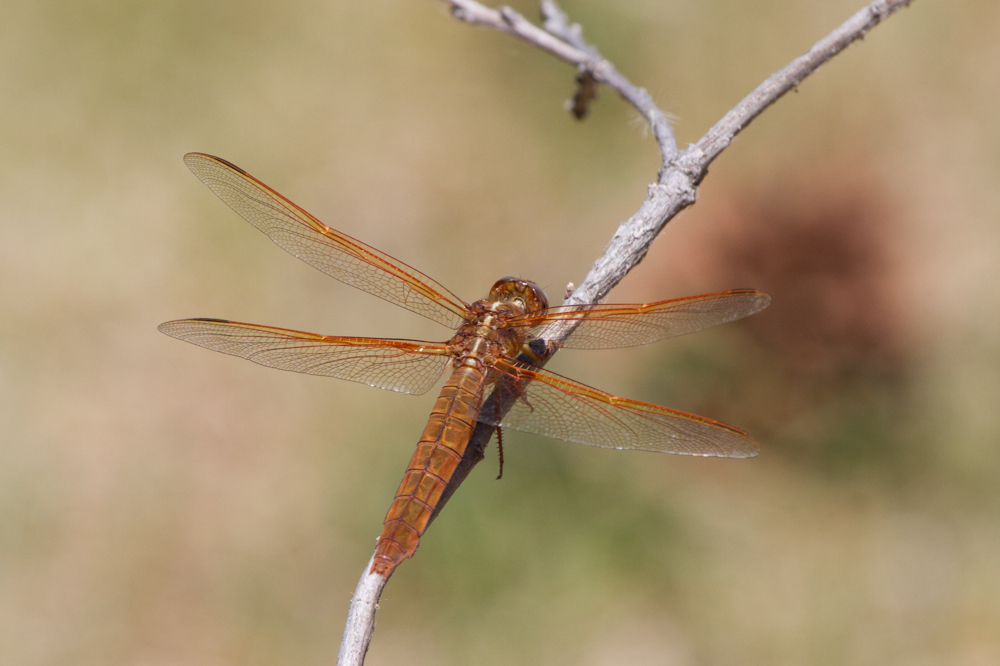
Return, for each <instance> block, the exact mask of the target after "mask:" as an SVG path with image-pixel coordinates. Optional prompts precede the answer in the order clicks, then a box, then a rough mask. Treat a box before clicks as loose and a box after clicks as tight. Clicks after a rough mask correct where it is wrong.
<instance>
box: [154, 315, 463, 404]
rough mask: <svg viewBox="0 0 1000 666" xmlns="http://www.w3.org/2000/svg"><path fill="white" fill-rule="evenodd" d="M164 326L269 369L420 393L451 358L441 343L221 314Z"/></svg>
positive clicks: (173, 334)
mask: <svg viewBox="0 0 1000 666" xmlns="http://www.w3.org/2000/svg"><path fill="white" fill-rule="evenodd" d="M159 330H160V332H162V333H165V334H167V335H169V336H171V337H174V338H177V339H178V340H184V341H186V342H190V343H192V344H195V345H198V346H199V347H205V348H206V349H211V350H213V351H218V352H222V353H223V354H229V355H231V356H239V357H240V358H245V359H248V360H250V361H253V362H254V363H259V364H260V365H266V366H268V367H270V368H278V369H279V370H290V371H292V372H303V373H306V374H309V375H322V376H324V377H337V378H338V379H347V380H349V381H352V382H361V383H362V384H368V385H369V386H374V387H376V388H381V389H389V390H391V391H398V392H399V393H411V394H415V395H419V394H421V393H425V392H426V391H427V390H428V389H429V388H431V387H432V386H433V385H434V383H435V382H436V381H437V379H438V377H440V376H441V372H442V371H443V370H444V367H445V365H447V364H448V360H449V359H450V356H449V354H448V351H447V349H446V348H445V346H444V345H443V344H440V343H436V342H417V341H414V340H386V339H381V338H341V337H333V336H327V335H316V334H315V333H304V332H302V331H292V330H288V329H284V328H273V327H270V326H258V325H256V324H243V323H240V322H235V321H225V320H222V319H179V320H177V321H168V322H166V323H164V324H160V326H159Z"/></svg>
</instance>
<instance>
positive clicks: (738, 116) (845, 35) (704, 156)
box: [685, 0, 912, 170]
mask: <svg viewBox="0 0 1000 666" xmlns="http://www.w3.org/2000/svg"><path fill="white" fill-rule="evenodd" d="M910 2H912V0H877V1H876V2H873V3H871V4H870V5H868V6H867V7H865V8H864V9H862V10H861V11H859V12H857V13H856V14H855V15H854V16H852V17H851V18H849V19H847V20H846V21H844V23H842V24H841V25H840V27H839V28H837V29H836V30H834V31H833V32H831V33H830V34H829V35H827V36H826V37H824V38H823V39H821V40H819V41H818V42H816V44H815V45H814V46H813V47H812V48H811V49H809V50H808V51H806V52H805V53H804V54H802V55H800V56H799V57H798V58H796V59H795V60H793V61H792V62H790V63H789V64H788V65H786V66H785V67H784V68H783V69H781V70H779V71H778V72H776V73H774V74H772V75H771V76H770V77H768V79H767V80H766V81H764V82H763V83H762V84H760V85H759V86H757V88H756V89H755V90H754V91H753V92H752V93H750V94H749V95H747V96H746V97H744V98H743V100H742V101H740V103H739V104H737V105H736V106H735V107H733V109H732V111H730V112H729V113H727V114H726V115H725V116H723V117H722V120H720V121H719V122H717V123H716V124H715V126H714V127H713V128H712V129H710V130H708V132H706V133H705V136H703V137H701V139H700V140H699V141H698V143H697V144H695V146H696V148H695V147H691V148H688V149H687V151H685V152H688V153H692V152H693V153H695V154H697V153H701V155H699V156H698V157H699V158H700V160H701V161H702V162H703V166H702V169H703V170H704V169H707V168H708V165H709V164H710V163H711V162H712V160H714V159H715V158H716V157H718V155H719V153H721V152H722V151H723V150H725V149H726V147H727V146H728V145H729V144H730V142H732V140H733V138H734V137H735V136H736V135H737V134H739V133H740V131H741V130H742V129H743V128H744V127H746V126H747V125H749V124H750V122H751V121H752V120H753V119H754V118H756V117H757V116H758V115H760V113H761V112H762V111H763V110H764V109H766V108H767V107H769V106H771V105H772V104H774V102H776V101H777V100H778V98H779V97H781V96H782V95H784V94H785V93H786V92H788V91H789V90H792V89H793V88H795V87H796V86H798V85H799V83H801V82H802V80H803V79H805V78H806V77H807V76H809V75H810V74H812V73H813V72H815V71H816V70H817V69H819V67H820V65H822V64H823V63H825V62H826V61H827V60H829V59H830V58H832V57H833V56H835V55H837V54H838V53H840V52H841V51H843V50H844V49H845V48H847V47H848V46H850V44H851V43H852V42H854V41H856V40H858V39H863V38H864V36H865V35H866V34H868V32H869V31H870V30H871V29H872V28H874V27H875V26H877V25H878V24H879V23H881V22H882V21H883V20H884V19H886V18H888V17H889V16H890V15H891V14H893V13H894V12H895V11H897V10H899V9H902V8H903V7H907V6H909V4H910Z"/></svg>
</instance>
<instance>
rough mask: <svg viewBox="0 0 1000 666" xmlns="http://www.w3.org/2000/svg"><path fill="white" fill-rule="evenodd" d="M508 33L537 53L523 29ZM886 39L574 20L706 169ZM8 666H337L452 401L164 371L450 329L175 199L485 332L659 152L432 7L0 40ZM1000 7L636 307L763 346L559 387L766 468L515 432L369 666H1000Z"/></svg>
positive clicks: (607, 361) (92, 25) (576, 254)
mask: <svg viewBox="0 0 1000 666" xmlns="http://www.w3.org/2000/svg"><path fill="white" fill-rule="evenodd" d="M515 6H516V7H518V8H519V9H521V10H522V11H524V12H525V13H528V14H529V15H534V5H533V4H532V3H529V2H518V3H516V4H515ZM859 6H860V0H835V1H832V2H815V1H813V2H806V1H805V0H771V1H768V2H757V3H745V2H740V1H738V0H721V1H720V0H711V1H702V2H696V1H694V0H677V1H670V2H661V1H658V0H657V1H654V0H641V1H640V0H636V1H633V0H625V1H622V2H615V3H602V2H596V1H595V0H579V1H576V2H571V1H569V0H566V2H565V4H564V8H565V9H567V10H568V11H569V12H570V14H571V15H572V16H573V18H574V19H576V20H579V21H582V22H583V23H584V24H585V26H586V29H587V34H588V36H589V37H590V38H591V39H592V40H593V41H594V42H596V43H597V44H598V46H599V47H600V48H601V50H602V51H603V52H604V53H605V54H606V55H607V56H609V57H610V58H612V59H613V60H614V61H615V62H616V63H617V64H618V65H619V68H620V69H621V70H622V71H623V72H624V73H626V75H628V76H630V77H631V78H632V79H633V80H634V81H636V82H637V83H639V84H641V85H644V86H645V87H647V88H648V89H649V90H650V91H651V92H652V93H653V95H654V96H655V98H656V99H657V100H658V102H659V103H660V105H661V106H662V107H663V108H664V109H665V110H667V111H669V112H670V113H672V114H673V115H674V116H675V117H676V123H675V126H676V130H677V134H678V137H679V140H680V142H681V144H682V145H686V144H687V143H688V142H690V141H694V140H696V139H697V138H698V137H699V136H700V135H701V133H702V132H703V131H704V130H705V129H707V128H708V127H709V126H710V125H711V124H712V123H714V122H715V120H716V119H717V118H718V117H719V116H720V115H721V114H722V113H723V112H724V111H725V110H727V109H728V108H729V107H730V106H732V105H733V104H734V103H735V102H736V101H737V100H738V99H739V98H740V97H742V96H743V95H744V94H745V93H746V92H748V91H749V90H750V89H751V88H752V87H754V86H755V85H756V84H757V83H758V82H759V81H760V80H761V79H763V78H764V77H765V76H766V75H767V74H769V73H770V72H772V71H773V70H775V69H777V68H778V67H780V66H782V65H784V64H785V63H786V62H787V61H788V60H790V59H791V58H793V57H794V56H796V55H798V54H799V53H800V52H802V51H803V50H805V49H806V48H808V46H809V45H811V44H812V43H813V42H814V41H815V40H816V39H818V38H819V37H821V36H822V35H823V34H825V33H826V32H827V31H829V30H830V29H832V28H833V27H834V26H835V25H836V24H838V23H839V22H840V21H842V20H843V19H845V18H846V17H847V16H848V15H849V14H850V13H852V12H854V11H855V10H856V9H857V8H858V7H859ZM2 8H3V23H2V24H0V433H2V435H0V663H2V664H17V665H21V666H33V665H43V664H44V665H49V664H52V665H56V664H59V665H61V664H67V665H69V664H72V665H74V666H84V665H90V664H93V665H98V664H100V665H106V664H143V665H145V664H150V665H159V664H199V665H201V664H204V665H222V664H226V665H228V664H249V665H257V664H261V665H262V664H326V663H332V661H333V660H334V659H335V656H336V650H337V646H338V643H339V640H340V633H341V629H342V626H343V619H344V616H345V613H346V608H347V604H348V601H349V598H350V594H351V592H352V590H353V586H354V584H355V582H356V580H357V576H358V574H359V573H360V572H361V570H362V567H363V566H364V563H365V562H366V561H367V559H368V557H369V556H370V554H371V550H372V547H373V544H374V539H375V537H376V536H377V535H378V533H379V529H380V525H381V520H382V517H383V515H384V512H385V510H386V508H387V507H388V505H389V502H390V499H391V495H392V492H393V490H394V489H395V486H396V484H397V482H398V479H399V478H400V475H401V474H402V471H403V469H404V468H405V465H406V462H407V460H408V459H409V456H410V453H411V449H412V446H413V444H414V443H415V441H416V438H417V436H418V435H419V433H420V431H421V428H422V426H423V419H424V418H425V415H426V413H427V412H428V410H429V408H430V405H431V402H432V398H431V397H430V396H424V397H420V398H414V397H406V396H400V395H396V394H393V393H388V392H381V391H376V390H374V389H369V388H366V387H363V386H359V385H355V384H349V383H341V382H337V381H333V380H322V379H319V378H313V377H305V376H297V375H292V374H288V373H281V372H277V371H272V370H268V369H265V368H261V367H259V366H255V365H253V364H250V363H247V362H245V361H241V360H238V359H233V358H229V357H225V356H222V355H218V354H212V353H209V352H207V351H204V350H200V349H197V348H195V347H192V346H189V345H184V344H181V343H179V342H177V341H174V340H171V339H168V338H166V337H164V336H162V335H160V334H159V333H157V331H156V325H157V324H158V323H160V322H161V321H164V320H167V319H173V318H179V317H188V316H213V317H224V318H229V319H236V320H244V321H254V322H258V323H262V324H271V325H278V326H286V327H292V328H301V329H305V330H313V331H317V332H322V333H330V334H344V335H388V336H393V337H430V338H442V337H444V336H446V335H447V332H446V331H443V330H438V329H437V328H435V327H434V325H433V324H429V323H426V322H421V321H416V320H417V319H419V317H415V316H412V315H409V314H408V313H406V312H403V311H401V310H399V311H397V310H395V309H394V308H392V307H391V306H389V305H385V304H383V303H381V302H379V301H378V300H377V299H374V298H372V297H369V296H366V295H364V294H361V293H352V291H353V290H350V289H348V288H347V287H344V286H342V285H340V284H338V283H336V282H333V281H331V280H329V279H328V278H326V277H325V276H323V275H321V274H320V273H318V272H316V271H315V270H313V269H311V268H310V267H308V266H306V265H304V264H302V263H300V262H297V261H295V260H294V259H293V258H292V257H290V256H289V255H287V254H285V253H284V252H282V251H281V250H279V249H278V248H276V247H275V246H273V245H272V244H271V243H269V242H268V241H267V239H266V238H265V237H263V236H262V235H261V234H259V233H257V232H256V231H255V230H254V229H252V228H251V227H250V226H249V225H247V224H246V223H244V222H243V221H242V220H240V219H239V218H238V217H237V216H236V215H235V214H233V213H231V212H230V211H229V210H228V209H227V208H225V206H224V205H223V204H221V203H220V202H219V201H217V200H216V199H215V198H214V197H213V196H212V195H211V193H210V192H209V191H208V190H207V189H206V188H205V187H204V186H203V185H201V184H200V183H199V182H198V181H197V180H196V179H195V178H194V177H193V176H192V175H191V174H190V173H188V171H187V170H186V169H185V168H184V166H183V164H182V162H181V159H180V158H181V156H182V155H183V153H185V152H187V151H191V150H198V151H204V152H209V153H213V154H217V155H220V156H222V157H225V158H226V159H229V160H231V161H233V162H235V163H236V164H238V165H240V166H242V167H243V168H245V169H247V170H248V171H249V172H251V173H253V174H254V175H256V176H257V177H259V178H261V179H262V180H264V181H265V182H267V183H268V184H270V185H271V186H273V187H275V188H276V189H278V190H279V191H281V192H282V193H284V194H286V195H287V196H289V197H291V198H292V199H293V200H294V201H296V202H297V203H299V204H300V205H302V206H304V207H305V208H307V209H308V210H310V211H311V212H313V213H314V214H316V215H317V216H318V217H320V218H321V219H322V220H324V221H325V222H327V223H328V224H330V225H332V226H334V227H336V228H338V229H340V230H342V231H344V232H346V233H348V234H351V235H354V236H356V237H358V238H360V239H362V240H364V241H366V242H368V243H371V244H372V245H375V246H376V247H378V248H380V249H383V250H384V251H386V252H388V253H390V254H393V255H395V256H397V257H399V258H400V259H402V260H404V261H406V262H407V263H410V264H412V265H413V266H416V267H418V268H420V269H421V270H424V271H425V272H427V273H429V274H430V275H432V276H433V277H434V278H435V279H437V280H439V281H441V282H442V283H444V284H446V285H449V286H451V287H452V289H453V290H455V291H456V292H457V293H458V294H459V295H461V296H463V297H464V298H466V299H469V300H472V299H475V298H479V297H481V296H482V295H483V294H484V293H485V290H486V289H487V288H488V287H489V285H490V284H491V283H492V281H493V280H495V279H496V278H497V277H500V276H502V275H507V274H514V275H521V276H524V277H528V278H531V279H533V280H536V281H538V282H539V283H541V284H542V285H543V286H545V287H546V288H547V289H548V290H549V293H550V296H552V297H553V300H555V301H557V302H558V297H559V296H560V295H561V293H562V291H563V288H564V286H565V284H566V282H567V281H570V280H572V281H575V282H579V280H581V279H582V277H583V275H584V274H585V272H586V270H587V269H588V267H589V265H590V263H591V262H592V261H593V259H594V258H595V257H596V256H597V254H598V253H599V252H600V250H601V248H602V247H603V246H604V244H605V242H606V241H607V239H608V238H609V237H610V235H611V233H612V232H613V231H614V230H615V228H616V227H617V225H618V223H619V222H620V221H621V220H623V219H625V218H626V217H627V216H628V215H629V214H630V213H631V212H632V211H633V210H634V209H635V208H636V206H637V205H638V203H639V201H640V200H641V197H642V196H643V194H644V192H645V186H646V184H647V182H648V181H649V180H651V179H652V177H653V173H654V171H655V168H656V156H657V151H656V150H655V146H654V145H653V142H652V140H651V138H650V137H648V136H647V134H646V132H645V130H644V128H643V125H642V123H641V121H640V120H639V119H638V118H637V115H636V114H635V112H633V111H632V110H630V108H628V107H627V106H625V105H624V104H623V103H622V102H620V101H619V100H618V99H616V98H614V97H613V95H611V94H610V93H607V92H605V93H603V94H602V97H601V99H600V100H599V102H598V103H597V105H596V107H595V109H594V112H593V115H592V117H591V118H590V119H588V120H587V121H586V122H585V123H582V124H579V123H576V122H574V121H573V120H572V119H571V118H570V117H569V116H568V115H567V114H566V113H565V112H564V111H563V110H562V108H561V104H562V101H563V100H564V99H565V98H566V97H567V96H568V95H569V94H570V92H571V90H572V81H571V72H570V71H569V70H568V69H567V68H566V67H565V66H563V65H561V64H560V63H558V62H556V61H554V60H552V59H551V58H548V57H545V56H544V55H541V54H539V53H535V52H533V51H531V50H530V49H528V48H526V47H524V46H522V45H520V44H518V43H516V42H514V41H512V40H510V39H508V38H504V37H501V36H498V35H495V34H492V33H489V32H487V31H484V30H475V29H470V28H469V27H466V26H463V25H460V24H458V23H456V22H454V21H453V20H451V19H450V18H449V17H448V15H447V13H446V12H445V11H444V10H443V8H442V5H441V4H439V3H435V2H431V1H430V0H425V1H423V2H402V1H397V2H386V1H377V2H339V1H336V0H335V1H332V2H315V1H309V0H303V1H300V2H286V3H268V5H262V4H254V3H240V2H216V3H203V2H193V1H190V0H184V1H178V2H169V3H162V2H149V1H132V2H125V1H122V0H112V1H104V2H76V3H64V2H51V1H45V0H36V1H33V2H18V1H15V2H7V3H5V4H4V5H3V7H2ZM998 81H1000V4H997V3H996V2H990V1H987V0H980V1H978V2H976V1H973V0H968V1H965V2H957V3H949V2H941V1H937V2H934V1H932V0H917V1H916V2H915V3H914V4H913V6H912V7H911V8H910V9H907V10H904V11H903V12H901V13H900V14H899V15H897V16H895V17H893V18H892V19H891V20H890V21H889V22H887V23H886V24H885V25H883V26H880V27H879V28H877V29H876V30H875V31H874V32H873V33H872V34H871V35H870V36H869V37H868V38H866V40H865V41H864V42H863V43H861V44H860V45H856V46H853V47H851V49H850V50H849V51H848V52H846V53H845V54H843V55H842V56H841V57H839V58H837V59H836V60H834V61H833V62H832V63H830V64H828V65H826V66H825V67H824V68H823V69H822V70H821V71H820V72H819V73H817V74H816V75H815V76H814V77H812V78H810V79H809V80H808V81H807V82H806V83H805V84H804V85H803V86H801V88H800V90H799V91H798V93H797V94H792V95H790V96H789V97H788V98H787V99H784V100H782V101H781V102H780V103H779V104H778V105H777V106H776V107H775V108H773V109H772V110H770V111H768V112H767V113H766V114H765V115H764V116H762V117H761V118H760V119H759V120H758V121H757V122H755V123H754V125H753V126H752V127H751V128H750V129H749V130H748V131H747V132H745V133H744V134H743V135H741V137H740V138H739V139H738V140H737V141H736V142H735V144H734V145H733V146H732V147H731V148H730V149H729V150H728V151H727V152H726V153H724V154H723V156H722V157H721V158H720V159H719V160H718V161H717V162H716V164H715V165H714V166H713V167H712V173H711V174H710V176H709V178H708V179H707V180H706V181H705V184H704V187H703V189H702V191H701V200H700V203H699V204H698V205H697V206H696V207H695V208H694V209H692V210H691V211H689V212H688V213H686V214H685V215H684V216H682V218H681V219H678V220H676V221H675V222H674V223H672V224H671V225H670V227H669V228H668V229H667V231H666V232H665V233H664V234H663V237H662V238H660V239H659V240H658V241H657V244H656V245H655V246H654V249H653V251H652V252H651V253H650V255H649V257H648V258H647V260H646V262H645V263H643V265H642V266H640V267H639V268H638V269H637V270H636V271H634V273H633V274H632V275H630V276H629V277H628V278H627V279H626V280H625V282H623V284H622V285H621V287H620V288H619V289H618V290H617V291H616V292H615V293H614V294H613V295H612V299H613V300H617V301H633V300H639V301H644V300H657V299H661V298H669V297H675V296H682V295H687V294H692V293H696V292H707V291H713V290H717V289H724V288H733V287H751V286H752V287H760V288H764V289H767V290H769V291H770V292H771V293H772V294H773V295H774V298H775V301H774V305H773V306H772V308H771V309H769V310H768V311H766V312H765V313H764V314H762V315H760V316H759V317H758V318H757V321H749V322H746V323H745V324H741V325H734V326H730V327H725V328H723V329H720V330H718V331H711V332H708V333H705V334H704V335H700V336H696V337H693V338H691V339H690V340H687V339H684V340H678V341H676V342H672V343H665V344H663V345H659V346H656V347H652V348H648V349H641V350H627V351H623V352H621V353H619V352H613V353H612V352H600V353H598V352H593V353H587V352H566V353H565V354H560V355H559V356H558V357H557V358H556V359H555V361H554V363H553V368H554V369H556V370H557V371H560V372H565V373H566V374H569V375H571V376H574V377H576V378H579V379H581V380H583V381H586V382H590V383H594V384H596V385H598V386H600V387H602V388H605V389H608V390H611V391H615V392H618V393H621V394H624V395H627V396H630V397H635V398H639V399H645V400H650V401H659V402H662V403H663V404H667V405H670V406H673V407H678V408H683V409H690V410H697V411H700V412H701V413H704V414H706V415H708V416H712V417H716V418H719V419H724V420H728V421H731V422H733V423H735V424H737V425H740V426H743V427H746V428H747V429H749V430H751V432H753V434H755V435H756V436H757V437H758V439H759V440H760V441H761V444H762V447H763V453H762V455H761V456H760V457H759V458H758V459H755V460H753V461H705V460H689V459H681V458H676V457H667V456H655V455H653V454H627V453H619V452H610V451H602V450H590V449H586V448H584V447H579V446H575V445H570V444H564V443H556V442H551V441H546V440H543V439H541V438H534V437H527V436H521V435H517V434H514V433H511V434H510V436H509V440H510V441H509V444H508V447H507V449H508V450H507V451H506V460H507V462H506V464H507V466H506V468H505V475H504V480H503V481H502V482H500V483H495V482H494V481H493V477H494V470H495V465H496V462H495V460H488V461H487V462H486V463H484V465H483V468H482V469H479V470H476V472H475V473H474V474H473V476H472V478H470V480H469V481H468V482H467V484H466V485H465V486H464V487H463V488H462V489H461V490H460V491H459V492H458V494H457V495H456V496H455V498H454V499H453V500H452V502H451V503H450V504H449V506H448V507H447V509H446V510H445V511H444V513H443V514H442V517H441V518H440V520H439V521H437V522H436V523H435V524H434V526H433V527H432V529H431V530H430V531H429V532H428V534H427V536H426V538H425V540H424V543H423V545H422V547H421V549H420V551H419V553H418V555H417V557H416V558H415V559H414V560H412V561H410V562H407V563H405V564H404V565H403V566H402V567H401V568H400V570H399V571H398V572H397V574H396V576H395V577H394V578H393V580H392V582H391V583H390V585H389V588H388V591H387V592H386V595H385V596H384V597H383V602H382V610H381V611H380V614H379V625H378V631H377V633H376V637H375V641H374V643H373V646H372V649H371V652H370V654H369V661H368V663H370V664H372V665H376V664H390V663H392V664H395V663H406V664H414V665H417V664H483V665H488V664H584V665H588V666H590V665H593V666H597V665H605V664H630V665H636V666H638V665H642V664H733V665H737V664H755V665H756V664H760V665H764V664H767V665H774V664H789V665H791V664H811V665H812V664H838V665H840V664H850V665H853V664H880V665H885V664H916V665H922V664H927V665H932V664H933V665H937V664H962V665H966V664H967V665H970V666H981V665H987V664H1000V492H998V489H1000V483H998V475H1000V339H998V335H997V333H996V331H997V329H998V326H1000V290H998V289H997V285H998V284H1000V186H998V183H1000V122H998V113H997V109H998V108H1000V86H998V83H997V82H998Z"/></svg>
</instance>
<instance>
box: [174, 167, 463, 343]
mask: <svg viewBox="0 0 1000 666" xmlns="http://www.w3.org/2000/svg"><path fill="white" fill-rule="evenodd" d="M184 163H185V164H186V165H187V166H188V168H189V169H191V171H192V172H193V173H194V175H196V176H198V178H200V179H201V181H202V182H203V183H205V184H206V185H208V187H209V189H211V190H212V191H213V192H215V194H216V195H217V196H218V197H219V198H220V199H222V200H223V201H224V202H225V203H226V205H228V206H229V207H230V208H232V209H233V210H235V211H236V212H237V213H239V214H240V216H241V217H243V219H245V220H246V221H247V222H249V223H250V224H252V225H253V226H255V227H257V228H258V229H260V230H261V231H263V232H264V233H265V234H267V236H268V238H270V239H271V240H272V241H274V242H275V243H276V244H277V245H278V246H279V247H281V248H282V249H284V250H286V251H288V252H290V253H291V254H293V255H295V256H296V257H298V258H299V259H301V260H302V261H304V262H306V263H307V264H309V265H310V266H314V267H315V268H318V269H319V270H321V271H323V272H324V273H326V274H327V275H329V276H330V277H332V278H334V279H336V280H340V281H341V282H343V283H345V284H348V285H350V286H352V287H357V288H358V289H361V290H362V291H366V292H368V293H369V294H373V295H375V296H378V297H379V298H383V299H385V300H387V301H389V302H390V303H395V304H396V305H399V306H401V307H404V308H406V309H407V310H411V311H412V312H416V313H417V314H419V315H423V316H424V317H427V318H428V319H432V320H434V321H436V322H438V323H440V324H444V325H445V326H448V327H449V328H458V326H459V325H460V324H461V323H462V321H463V319H464V315H465V311H466V308H467V307H468V306H467V305H466V303H465V302H464V301H463V300H462V299H460V298H459V297H458V296H455V295H454V294H452V293H451V292H450V291H448V290H447V289H445V288H444V287H443V286H441V285H440V284H438V283H437V282H435V281H434V280H432V279H431V278H429V277H427V276H426V275H424V274H423V273H421V272H420V271H418V270H416V269H414V268H411V267H409V266H407V265H406V264H404V263H403V262H401V261H398V260H396V259H393V258H392V257H390V256H389V255H387V254H385V253H383V252H379V251H378V250H376V249H375V248H373V247H370V246H368V245H365V244H364V243H362V242H360V241H356V240H354V239H353V238H351V237H350V236H347V235H345V234H342V233H340V232H339V231H336V230H334V229H331V228H330V227H328V226H326V225H325V224H323V223H322V222H320V221H319V220H317V219H316V218H315V217H313V216H312V215H310V214H309V213H307V212H306V211H304V210H302V209H301V208H299V207H298V206H296V205H295V204H294V203H292V202H291V201H289V200H288V199H286V198H285V197H283V196H281V195H280V194H278V193H277V192H275V191H274V190H272V189H271V188H270V187H268V186H267V185H265V184H264V183H262V182H260V181H259V180H257V179H256V178H254V177H253V176H251V175H250V174H248V173H246V172H245V171H243V170H242V169H240V168H239V167H237V166H235V165H233V164H230V163H229V162H227V161H225V160H223V159H220V158H218V157H212V156H211V155H204V154H202V153H188V154H187V155H185V156H184Z"/></svg>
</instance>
